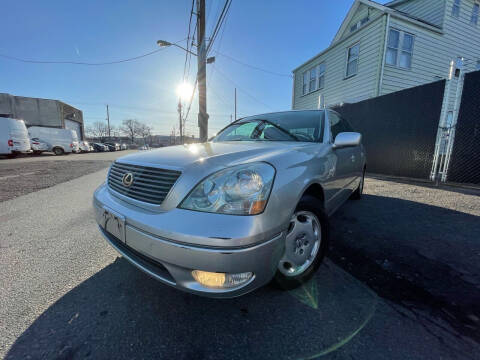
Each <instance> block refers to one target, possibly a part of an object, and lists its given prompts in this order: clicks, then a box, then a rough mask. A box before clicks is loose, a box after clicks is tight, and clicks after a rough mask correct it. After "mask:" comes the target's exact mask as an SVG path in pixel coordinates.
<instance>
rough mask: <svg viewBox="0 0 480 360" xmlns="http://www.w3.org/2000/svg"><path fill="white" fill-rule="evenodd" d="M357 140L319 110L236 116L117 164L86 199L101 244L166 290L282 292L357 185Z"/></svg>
mask: <svg viewBox="0 0 480 360" xmlns="http://www.w3.org/2000/svg"><path fill="white" fill-rule="evenodd" d="M365 168H366V158H365V152H364V149H363V146H362V145H361V135H360V134H359V133H356V132H354V131H353V129H352V128H351V126H350V124H349V123H348V122H347V121H345V120H344V119H342V118H341V116H340V115H339V114H338V113H336V112H334V111H330V110H311V111H310V110H309V111H287V112H278V113H270V114H262V115H257V116H251V117H246V118H243V119H240V120H237V121H236V122H234V123H232V124H230V125H229V126H227V127H226V128H224V129H223V130H222V131H220V132H219V134H218V135H216V136H215V137H214V138H213V139H211V140H210V141H209V142H206V143H202V144H191V145H181V146H172V147H166V148H162V149H158V150H154V151H149V152H144V153H136V154H132V155H128V156H125V157H123V158H120V159H118V160H117V161H115V162H114V163H113V165H112V166H111V167H110V169H109V172H108V178H107V181H106V182H105V183H104V184H103V185H101V186H100V187H99V188H98V189H97V190H96V191H95V194H94V201H93V204H94V209H95V214H96V219H97V222H98V224H99V229H100V231H101V233H102V234H103V236H104V237H105V239H106V240H107V241H108V242H109V243H110V244H111V245H112V246H113V247H114V248H115V249H116V250H117V251H118V252H119V253H120V254H122V255H123V257H124V258H126V259H127V260H128V261H130V262H131V263H132V264H133V265H135V266H137V267H138V268H140V269H141V270H143V271H144V272H146V273H147V274H149V275H151V276H153V277H154V278H156V279H158V280H160V281H162V282H163V283H165V284H168V285H171V286H174V287H176V288H178V289H181V290H185V291H188V292H192V293H195V294H199V295H204V296H210V297H223V298H227V297H235V296H239V295H242V294H245V293H247V292H249V291H252V290H254V289H256V288H258V287H260V286H263V285H265V284H267V283H269V282H270V281H272V279H273V280H274V282H276V283H277V284H278V285H279V286H280V287H281V288H283V289H291V288H294V287H297V286H299V285H301V284H302V283H304V282H306V281H307V280H308V279H310V278H311V277H312V276H313V275H314V273H315V271H316V270H317V269H318V267H319V266H320V264H321V262H322V260H323V258H324V256H325V253H326V251H327V247H328V246H327V241H328V216H329V215H331V214H332V213H333V212H334V211H335V210H336V209H337V208H338V207H339V206H341V205H342V204H343V203H344V202H345V201H346V200H347V199H349V198H355V199H359V198H360V197H361V194H362V191H363V183H364V175H365Z"/></svg>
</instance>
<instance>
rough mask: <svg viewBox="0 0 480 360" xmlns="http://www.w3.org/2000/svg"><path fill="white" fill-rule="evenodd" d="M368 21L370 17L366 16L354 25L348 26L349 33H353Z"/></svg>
mask: <svg viewBox="0 0 480 360" xmlns="http://www.w3.org/2000/svg"><path fill="white" fill-rule="evenodd" d="M368 20H370V17H368V16H366V17H364V18H363V19H362V20H360V21H359V22H356V23H355V24H353V25H352V26H350V32H354V31H355V30H357V29H359V28H360V27H362V26H363V25H365V24H366V23H367V22H368Z"/></svg>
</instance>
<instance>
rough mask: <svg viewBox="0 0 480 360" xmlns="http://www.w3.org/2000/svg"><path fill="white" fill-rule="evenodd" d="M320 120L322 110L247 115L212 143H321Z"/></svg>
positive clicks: (322, 116)
mask: <svg viewBox="0 0 480 360" xmlns="http://www.w3.org/2000/svg"><path fill="white" fill-rule="evenodd" d="M324 119H325V114H324V111H318V110H312V111H301V112H296V111H287V112H281V113H272V114H265V115H258V116H251V117H247V118H243V119H240V120H238V121H236V122H235V123H233V124H231V125H229V126H228V127H226V128H225V129H223V130H222V131H221V132H220V133H219V134H218V135H217V136H215V137H214V138H213V139H212V141H213V142H223V141H302V142H321V139H323V131H324Z"/></svg>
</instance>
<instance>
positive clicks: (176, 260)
mask: <svg viewBox="0 0 480 360" xmlns="http://www.w3.org/2000/svg"><path fill="white" fill-rule="evenodd" d="M93 205H94V209H95V215H96V220H97V223H98V224H99V228H100V231H101V233H102V235H103V236H104V238H105V239H106V240H107V242H108V243H109V244H110V245H111V246H113V247H114V248H115V249H116V250H117V251H118V252H119V253H120V254H121V255H122V256H123V257H124V258H125V259H127V260H128V261H129V262H131V263H132V264H133V265H135V266H136V267H138V268H139V269H141V270H142V271H144V272H146V273H147V274H149V275H150V276H152V277H154V278H155V279H157V280H159V281H161V282H163V283H165V284H168V285H170V286H173V287H176V288H178V289H180V290H184V291H187V292H191V293H195V294H198V295H203V296H208V297H220V298H230V297H236V296H240V295H243V294H245V293H247V292H250V291H252V290H255V289H256V288H258V287H261V286H263V285H265V284H266V283H268V282H269V281H270V280H271V279H272V277H273V276H274V275H275V272H276V270H277V264H278V261H279V259H280V257H281V256H282V253H283V251H284V243H285V242H284V232H279V233H278V234H276V235H275V236H273V237H271V238H270V239H268V240H266V241H264V240H263V236H261V237H259V238H262V240H261V241H259V242H258V243H254V244H251V245H247V246H235V244H236V241H235V239H234V238H230V239H228V241H227V240H225V242H226V243H228V244H229V246H223V247H222V246H204V245H198V244H193V243H192V242H185V236H179V235H178V233H179V232H180V231H181V229H182V228H185V227H186V225H185V221H187V219H178V220H177V221H178V224H179V225H178V231H177V232H175V234H176V236H175V235H174V237H169V238H166V237H163V236H158V235H156V234H155V235H154V232H157V231H155V229H152V221H151V220H152V219H151V218H150V221H148V220H146V221H145V222H146V224H148V225H145V226H143V225H142V223H141V218H142V216H143V217H145V218H146V219H148V217H152V216H153V217H154V218H155V220H156V221H155V222H154V223H155V226H156V227H157V228H158V229H161V228H164V227H167V224H166V223H164V221H166V222H168V221H169V219H170V218H169V217H168V216H166V214H165V213H156V214H155V213H153V214H152V213H149V214H148V216H146V213H148V212H146V211H145V210H144V209H140V208H136V209H134V210H133V211H132V208H131V205H128V204H126V203H124V202H123V201H122V200H120V199H117V198H115V197H114V196H112V195H111V194H110V193H109V191H108V189H107V187H106V186H102V187H100V188H99V189H98V190H97V191H96V192H95V195H94V204H93ZM105 209H107V210H113V211H114V212H115V213H118V214H121V216H124V217H125V224H124V236H125V238H124V239H121V240H119V239H117V238H115V237H114V236H112V234H110V233H109V232H107V231H106V230H105V229H104V228H103V227H102V224H103V215H104V211H105ZM187 213H188V215H189V216H201V217H202V221H203V222H204V224H203V227H204V229H199V233H202V232H203V233H204V234H205V229H206V228H208V227H220V228H222V227H223V228H224V227H225V226H228V225H227V224H225V223H223V224H222V223H221V221H220V222H219V221H218V220H219V219H221V218H222V217H220V218H218V217H215V214H209V215H211V216H212V219H214V221H212V222H211V223H205V218H204V216H205V214H204V213H198V212H191V211H187ZM176 215H177V216H181V215H182V213H177V214H176ZM223 218H224V219H225V220H226V221H232V218H236V217H235V216H226V217H223ZM242 218H244V217H239V220H241V219H242ZM164 219H165V220H164ZM182 220H185V221H183V222H182ZM171 226H172V225H171V221H170V223H169V224H168V227H169V228H171ZM244 230H246V231H247V232H248V230H249V229H244ZM252 230H253V229H252ZM250 235H252V236H253V237H254V234H253V233H252V232H251V233H250ZM198 237H199V236H198V235H197V236H194V237H192V239H194V240H198ZM208 240H210V239H204V241H205V242H206V241H208ZM250 240H251V239H250ZM237 243H238V244H241V243H242V239H240V240H239V241H238V242H237ZM193 270H202V271H209V272H221V273H243V272H252V273H253V277H252V278H251V279H250V280H249V281H248V282H246V283H244V284H242V285H240V286H238V287H235V288H221V289H218V288H208V287H205V286H203V285H201V284H200V283H198V282H197V281H196V280H195V279H194V278H193V276H192V271H193Z"/></svg>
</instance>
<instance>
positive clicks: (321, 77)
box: [318, 63, 325, 89]
mask: <svg viewBox="0 0 480 360" xmlns="http://www.w3.org/2000/svg"><path fill="white" fill-rule="evenodd" d="M324 87H325V63H321V64H320V65H318V89H323V88H324Z"/></svg>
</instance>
